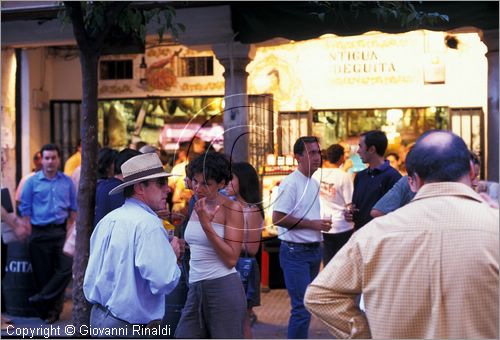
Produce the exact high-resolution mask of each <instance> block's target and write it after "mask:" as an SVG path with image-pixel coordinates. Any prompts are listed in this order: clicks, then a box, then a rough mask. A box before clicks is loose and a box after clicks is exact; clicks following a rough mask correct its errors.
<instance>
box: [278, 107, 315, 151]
mask: <svg viewBox="0 0 500 340" xmlns="http://www.w3.org/2000/svg"><path fill="white" fill-rule="evenodd" d="M312 113H313V112H312V111H309V112H305V111H302V112H280V113H279V115H278V140H279V141H281V143H280V145H279V146H280V148H279V150H278V154H279V155H293V145H294V144H295V141H296V140H297V139H298V138H299V137H302V136H309V135H311V134H312V133H311V132H312V130H311V128H312V124H311V123H312Z"/></svg>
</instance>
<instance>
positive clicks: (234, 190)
mask: <svg viewBox="0 0 500 340" xmlns="http://www.w3.org/2000/svg"><path fill="white" fill-rule="evenodd" d="M231 172H232V174H233V177H232V180H231V182H229V184H228V185H227V187H226V193H227V194H228V195H230V196H234V197H236V201H237V202H238V203H239V204H240V205H241V207H242V209H243V215H244V220H245V230H244V234H243V235H244V236H243V245H242V249H241V255H240V258H239V260H238V265H237V266H236V269H237V270H238V271H239V272H240V276H241V279H242V282H243V286H244V288H245V293H246V297H247V314H246V316H245V322H244V324H243V335H244V337H245V338H246V339H249V338H252V330H251V324H250V317H251V315H252V308H253V307H254V306H260V270H259V265H258V263H257V260H256V259H255V255H256V254H257V252H258V251H259V246H260V238H261V233H262V227H263V222H264V210H263V209H262V199H261V191H260V185H259V178H258V176H257V172H256V171H255V169H254V167H253V166H252V165H251V164H249V163H246V162H240V163H233V164H232V166H231Z"/></svg>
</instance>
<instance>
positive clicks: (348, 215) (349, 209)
mask: <svg viewBox="0 0 500 340" xmlns="http://www.w3.org/2000/svg"><path fill="white" fill-rule="evenodd" d="M357 212H359V209H357V208H356V206H355V205H354V204H352V203H349V204H347V205H346V208H345V210H344V218H345V220H346V221H347V222H354V215H355V214H356V213H357Z"/></svg>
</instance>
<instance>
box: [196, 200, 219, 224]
mask: <svg viewBox="0 0 500 340" xmlns="http://www.w3.org/2000/svg"><path fill="white" fill-rule="evenodd" d="M219 208H220V205H219V204H218V203H217V201H216V200H207V198H206V197H203V198H201V199H199V200H198V201H196V203H195V205H194V210H195V211H196V214H197V215H198V217H199V218H200V222H202V224H201V225H202V226H203V224H204V223H211V222H212V220H213V219H214V217H215V215H216V214H217V211H218V210H219ZM203 227H204V226H203Z"/></svg>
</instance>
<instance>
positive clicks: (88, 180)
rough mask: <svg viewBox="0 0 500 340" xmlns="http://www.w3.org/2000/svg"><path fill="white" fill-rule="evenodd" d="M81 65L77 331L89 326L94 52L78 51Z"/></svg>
mask: <svg viewBox="0 0 500 340" xmlns="http://www.w3.org/2000/svg"><path fill="white" fill-rule="evenodd" d="M80 52H81V54H80V63H81V66H82V85H83V86H82V91H83V93H82V114H81V118H80V119H81V122H80V126H81V127H82V128H81V139H82V164H81V177H80V187H79V190H78V216H77V219H76V231H77V233H76V242H75V255H74V258H73V280H74V281H73V324H74V326H75V327H76V330H77V333H76V335H78V330H79V329H80V326H82V325H88V324H89V317H90V305H89V303H88V302H87V300H86V299H85V296H84V295H83V279H84V277H85V270H86V268H87V263H88V259H89V248H90V242H89V240H90V232H91V230H92V225H93V222H94V207H95V191H96V180H97V132H98V130H97V88H98V84H97V65H98V61H99V53H98V52H97V51H96V50H90V51H84V50H82V49H81V50H80Z"/></svg>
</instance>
